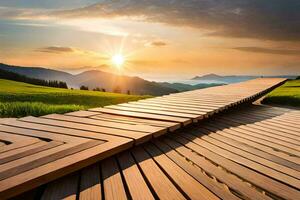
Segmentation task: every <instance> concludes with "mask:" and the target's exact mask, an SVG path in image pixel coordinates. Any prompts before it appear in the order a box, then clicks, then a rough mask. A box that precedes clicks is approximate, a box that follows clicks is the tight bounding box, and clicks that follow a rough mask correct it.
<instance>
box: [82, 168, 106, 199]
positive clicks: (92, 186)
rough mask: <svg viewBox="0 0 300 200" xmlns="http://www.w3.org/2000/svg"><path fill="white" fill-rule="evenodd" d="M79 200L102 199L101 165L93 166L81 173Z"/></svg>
mask: <svg viewBox="0 0 300 200" xmlns="http://www.w3.org/2000/svg"><path fill="white" fill-rule="evenodd" d="M79 190H80V192H79V199H80V200H89V199H99V200H101V199H102V194H101V180H100V166H99V164H94V165H91V166H89V167H87V168H84V169H83V170H82V171H81V177H80V188H79Z"/></svg>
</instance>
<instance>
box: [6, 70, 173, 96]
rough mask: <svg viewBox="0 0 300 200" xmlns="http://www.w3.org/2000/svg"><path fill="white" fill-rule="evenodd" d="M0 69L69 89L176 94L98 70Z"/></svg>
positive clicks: (146, 83) (153, 84)
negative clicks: (59, 81)
mask: <svg viewBox="0 0 300 200" xmlns="http://www.w3.org/2000/svg"><path fill="white" fill-rule="evenodd" d="M0 69H2V70H7V71H12V72H15V73H18V74H21V75H24V76H27V77H30V78H38V79H44V80H62V81H64V82H66V83H67V84H68V86H69V88H71V87H72V88H79V87H80V86H82V85H84V86H87V87H89V89H94V88H96V87H99V88H104V89H105V90H106V91H108V92H113V91H114V90H115V89H116V88H118V89H120V90H121V92H122V93H127V92H128V91H130V94H138V95H153V96H159V95H165V94H170V93H175V92H178V90H176V89H174V88H169V87H164V86H163V85H160V84H159V83H156V82H150V81H147V80H144V79H141V78H139V77H130V76H119V75H115V74H112V73H108V72H103V71H99V70H93V71H86V72H83V73H80V74H77V75H72V74H69V73H66V72H62V71H58V70H52V69H46V68H36V67H20V66H10V65H6V64H0Z"/></svg>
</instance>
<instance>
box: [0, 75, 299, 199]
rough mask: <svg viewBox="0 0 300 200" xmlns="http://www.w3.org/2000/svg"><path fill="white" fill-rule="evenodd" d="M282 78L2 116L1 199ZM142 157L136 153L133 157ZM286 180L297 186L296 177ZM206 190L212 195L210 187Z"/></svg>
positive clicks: (249, 97) (217, 109)
mask: <svg viewBox="0 0 300 200" xmlns="http://www.w3.org/2000/svg"><path fill="white" fill-rule="evenodd" d="M284 81H285V79H263V78H262V79H255V80H251V81H247V82H243V83H237V84H232V85H226V86H219V87H213V88H207V89H203V90H195V91H189V92H184V93H178V94H172V95H166V96H163V97H157V98H152V99H147V100H141V101H137V102H131V103H127V104H120V105H115V106H106V107H104V108H95V109H90V110H89V111H79V112H73V113H68V114H65V115H57V114H52V115H47V116H43V117H38V118H37V117H25V118H21V119H5V120H0V124H1V125H0V198H1V199H2V198H8V197H12V196H15V195H18V194H20V193H23V192H25V191H28V190H31V189H33V188H36V187H38V186H40V185H42V184H45V183H47V182H49V181H52V180H55V179H57V178H59V177H62V176H64V175H66V174H70V173H72V172H75V171H78V170H79V169H82V168H84V167H87V166H90V165H92V164H94V163H96V162H98V161H100V160H103V159H105V158H109V157H111V156H113V155H115V154H117V153H120V152H123V151H124V150H126V149H129V148H132V147H133V146H135V145H139V144H143V143H146V142H148V141H150V140H152V139H153V138H157V137H159V136H162V135H165V134H166V133H168V132H174V131H175V130H177V129H179V128H181V127H184V126H187V125H189V124H191V123H193V122H199V121H201V120H202V119H204V118H207V117H210V116H211V115H213V114H215V113H218V112H220V111H222V110H224V109H228V108H231V107H233V106H237V105H239V104H242V103H245V102H251V101H253V100H255V99H256V98H258V97H259V96H261V95H263V94H265V93H267V92H268V91H270V90H272V89H273V88H275V87H277V86H278V85H280V84H282V83H283V82H284ZM278 137H280V136H278ZM295 137H296V136H295ZM284 142H290V141H289V140H288V141H286V140H285V141H282V143H284ZM296 145H297V144H295V146H296ZM149 148H150V147H149ZM151 148H152V147H151ZM151 148H150V149H151ZM292 149H294V151H297V150H298V149H297V148H292ZM152 150H153V153H154V154H153V155H155V151H156V150H155V149H152ZM152 150H149V151H150V152H151V151H152ZM292 153H293V152H292ZM138 154H139V153H138ZM153 155H152V156H153ZM144 156H146V155H139V156H137V157H134V160H135V162H136V160H137V159H139V158H141V159H143V157H144ZM164 160H165V159H162V162H165V161H164ZM108 162H110V163H111V162H114V161H108ZM156 162H158V161H156ZM168 162H169V161H168ZM109 165H111V164H109ZM147 165H148V164H147ZM147 165H146V166H147ZM149 165H151V164H149ZM104 166H105V165H104ZM146 166H145V167H146ZM166 167H168V165H166ZM275 168H276V167H275ZM279 168H280V167H279V166H278V169H277V168H276V170H279ZM280 169H281V168H280ZM178 170H179V169H178ZM179 171H180V170H179ZM179 171H178V173H179ZM111 173H112V172H111ZM180 173H181V172H180ZM270 173H271V172H270ZM285 173H286V174H288V175H290V174H291V173H293V171H290V170H287V171H285ZM157 175H159V174H157ZM183 176H184V174H183ZM276 176H277V175H276ZM149 178H150V177H149ZM174 178H175V177H174ZM278 178H281V176H278ZM294 178H297V177H294ZM284 180H285V179H284ZM166 181H167V180H166ZM286 181H287V182H288V183H289V184H291V185H292V186H293V187H298V183H297V181H295V180H294V179H290V178H287V179H286ZM167 182H168V181H167ZM167 182H166V184H168V183H167ZM166 186H167V185H166ZM170 187H171V186H170ZM184 187H186V188H188V187H189V186H188V185H184ZM170 189H171V188H170ZM173 189H175V188H173ZM171 190H172V189H171ZM202 190H203V192H204V193H203V194H206V195H207V196H211V197H212V199H214V198H213V196H214V195H213V194H212V193H211V192H210V191H207V190H206V189H204V188H203V189H202ZM120 194H121V193H120ZM124 194H125V193H124ZM174 194H175V193H174ZM180 195H182V193H178V197H179V196H180ZM185 195H192V196H193V195H198V194H196V193H190V194H189V193H188V194H185ZM182 197H184V196H182Z"/></svg>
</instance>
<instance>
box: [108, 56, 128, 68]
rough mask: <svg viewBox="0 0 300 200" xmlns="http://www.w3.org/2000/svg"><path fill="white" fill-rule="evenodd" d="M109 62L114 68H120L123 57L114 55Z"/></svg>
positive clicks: (123, 60)
mask: <svg viewBox="0 0 300 200" xmlns="http://www.w3.org/2000/svg"><path fill="white" fill-rule="evenodd" d="M111 61H112V63H113V64H114V65H115V66H116V67H118V68H121V67H122V66H123V64H124V62H125V57H124V56H123V55H122V54H116V55H114V56H112V58H111Z"/></svg>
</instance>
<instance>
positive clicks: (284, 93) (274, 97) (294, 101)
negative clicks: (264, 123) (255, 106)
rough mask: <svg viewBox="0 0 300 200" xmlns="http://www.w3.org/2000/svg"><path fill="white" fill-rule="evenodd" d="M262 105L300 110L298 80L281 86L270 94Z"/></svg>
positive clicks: (299, 84) (299, 82)
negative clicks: (291, 107)
mask: <svg viewBox="0 0 300 200" xmlns="http://www.w3.org/2000/svg"><path fill="white" fill-rule="evenodd" d="M262 103H265V104H276V105H285V106H295V107H299V108H300V80H290V81H287V82H286V83H285V84H283V85H282V86H280V87H278V88H276V89H275V90H273V91H272V92H270V93H269V94H268V95H267V96H266V98H264V99H263V101H262Z"/></svg>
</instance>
